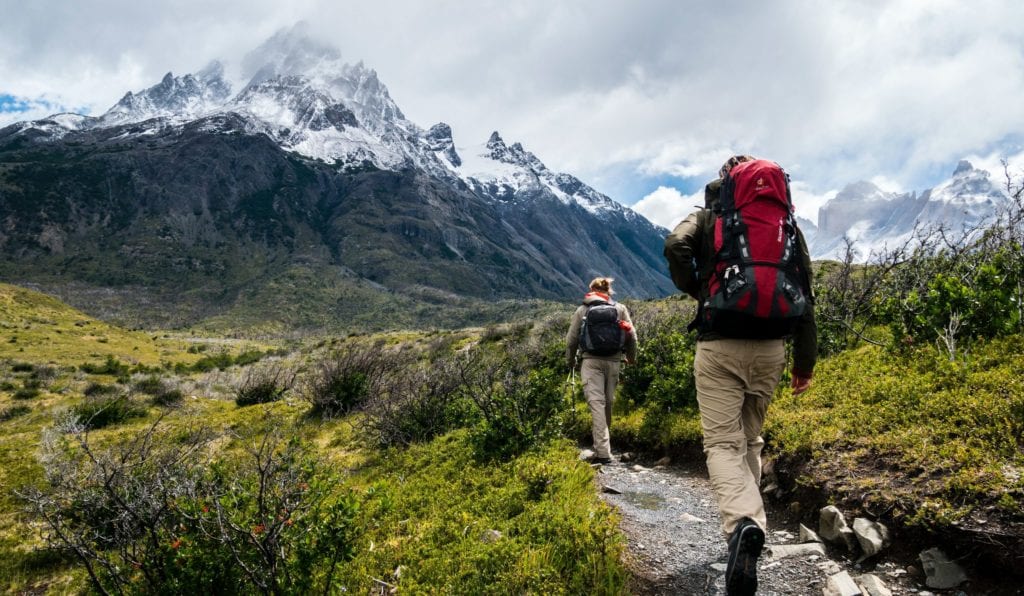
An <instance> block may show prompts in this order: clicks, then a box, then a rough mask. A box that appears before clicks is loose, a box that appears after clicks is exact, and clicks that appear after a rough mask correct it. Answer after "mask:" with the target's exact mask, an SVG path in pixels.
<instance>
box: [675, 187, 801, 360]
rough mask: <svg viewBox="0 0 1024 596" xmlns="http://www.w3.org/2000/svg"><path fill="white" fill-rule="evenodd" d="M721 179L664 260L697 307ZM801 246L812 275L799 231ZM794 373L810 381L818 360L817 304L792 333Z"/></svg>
mask: <svg viewBox="0 0 1024 596" xmlns="http://www.w3.org/2000/svg"><path fill="white" fill-rule="evenodd" d="M721 186H722V181H721V179H719V180H715V181H713V182H711V183H709V184H708V185H707V186H706V187H705V189H704V207H705V208H704V209H700V210H698V211H695V212H693V213H691V214H690V215H689V216H687V218H686V219H684V220H683V221H681V222H680V223H679V225H677V226H676V228H675V229H674V230H672V233H671V234H669V235H668V238H666V239H665V258H666V259H668V268H669V272H670V273H671V274H672V281H673V282H674V283H675V284H676V287H677V288H679V289H680V290H682V291H683V292H685V293H686V294H688V295H689V296H691V297H693V298H694V299H696V300H697V302H698V304H699V303H700V302H702V301H703V300H704V298H706V297H707V292H708V289H707V283H705V280H698V273H700V272H701V271H704V270H705V268H707V267H709V260H710V259H711V258H712V257H713V253H714V235H715V214H714V211H713V208H714V206H715V205H716V204H717V203H718V192H719V190H720V189H721ZM797 240H798V241H799V243H800V257H801V259H802V260H803V263H802V266H803V267H804V270H805V271H808V272H810V271H811V255H810V253H809V252H808V250H807V242H806V241H805V240H804V235H803V233H802V232H800V230H799V228H798V229H797ZM720 338H721V336H720V335H718V334H717V333H714V332H702V333H701V334H700V335H698V336H697V340H698V341H704V340H712V339H720ZM792 339H793V373H794V374H797V375H799V376H801V377H806V378H810V377H811V376H812V374H813V372H814V365H815V363H816V362H817V360H818V325H817V323H815V321H814V300H813V296H812V299H811V301H810V308H808V309H807V312H805V313H804V315H803V317H801V318H800V320H799V321H798V322H797V326H796V329H795V330H794V332H793V336H792Z"/></svg>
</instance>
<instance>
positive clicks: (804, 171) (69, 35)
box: [0, 0, 1024, 198]
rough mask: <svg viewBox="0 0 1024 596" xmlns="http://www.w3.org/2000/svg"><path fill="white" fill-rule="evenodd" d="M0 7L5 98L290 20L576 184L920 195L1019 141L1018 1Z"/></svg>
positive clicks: (129, 82)
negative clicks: (741, 173)
mask: <svg viewBox="0 0 1024 596" xmlns="http://www.w3.org/2000/svg"><path fill="white" fill-rule="evenodd" d="M0 14H3V15H4V18H3V19H0V94H11V95H15V96H19V97H31V98H39V97H44V96H45V97H47V98H50V99H51V100H53V101H56V102H57V103H60V104H63V105H69V106H81V107H83V108H85V109H86V110H88V111H92V112H93V113H98V112H102V111H104V110H106V109H107V108H108V107H110V106H111V105H113V104H114V103H115V102H116V101H117V100H118V99H119V98H120V96H121V95H123V94H124V92H125V91H128V90H133V91H137V90H139V89H142V88H145V87H148V86H150V85H153V84H155V83H156V82H158V81H159V80H160V78H161V77H162V76H163V74H164V73H166V72H167V71H174V72H175V73H176V74H182V73H184V72H190V71H195V70H197V69H199V68H201V67H202V66H204V65H205V64H206V62H207V61H209V60H210V59H213V58H223V59H227V60H229V61H230V60H233V59H238V58H239V57H240V56H241V55H242V54H244V53H245V52H246V51H248V50H249V49H251V48H253V47H255V46H256V45H258V44H259V43H260V42H261V41H262V40H263V39H265V38H266V37H268V36H269V35H271V34H272V33H273V32H274V31H276V30H277V29H280V28H282V27H286V26H290V25H291V24H293V23H294V22H296V21H298V20H300V19H305V20H307V21H309V22H310V24H311V27H312V28H313V30H314V32H316V33H318V34H319V35H320V36H321V37H323V38H324V39H325V40H326V41H328V42H330V43H333V44H334V45H336V46H338V47H339V49H340V50H341V52H342V54H343V55H344V56H346V57H347V58H349V59H351V60H353V61H355V60H358V59H365V61H366V63H367V64H368V65H369V66H371V67H374V68H376V69H377V71H378V72H379V74H380V76H381V79H382V80H383V81H384V82H385V84H387V85H388V87H389V88H390V90H391V93H392V96H393V97H394V98H395V100H396V102H397V103H398V104H399V106H401V108H402V109H403V111H404V112H405V113H406V114H407V115H408V116H409V117H410V119H412V120H413V121H415V122H417V123H419V124H421V125H424V126H429V125H431V124H433V123H435V122H437V121H445V122H448V123H449V124H450V125H451V126H452V128H453V129H454V132H455V135H456V141H457V142H459V143H462V144H471V143H477V142H483V141H484V140H485V139H486V138H487V136H488V135H489V134H490V132H491V131H492V130H495V129H498V130H501V132H502V134H503V136H504V137H505V138H506V139H509V140H515V141H520V142H522V143H523V144H524V145H525V146H526V147H527V148H528V149H530V150H531V151H533V152H534V153H536V154H537V155H538V156H539V157H540V158H541V159H542V160H544V161H545V162H546V163H547V164H548V165H549V166H550V167H552V168H554V169H556V170H560V171H569V172H571V173H573V174H576V175H577V176H579V177H580V178H582V179H583V180H585V181H587V180H590V179H594V178H598V177H599V176H601V175H602V174H604V173H605V172H607V171H609V170H613V169H614V170H615V171H621V172H634V173H635V174H634V175H636V176H639V177H659V176H665V175H669V176H679V177H682V178H687V179H690V178H695V179H698V180H703V179H709V178H711V177H713V176H714V174H715V172H716V171H717V169H718V165H720V164H721V162H722V161H724V158H725V157H728V155H730V154H732V153H737V152H744V153H751V154H753V155H757V156H759V157H766V158H769V159H773V160H775V161H778V162H779V163H781V164H782V165H783V166H785V167H786V168H787V171H789V172H790V173H791V174H793V176H794V179H798V180H801V181H802V182H803V183H805V184H806V185H807V188H808V189H814V193H816V194H817V195H821V194H823V192H824V189H832V188H838V187H842V186H843V185H845V184H846V183H849V182H853V181H857V180H863V179H871V178H874V177H876V176H881V177H884V179H886V180H889V181H891V182H892V185H893V187H900V188H907V189H920V188H924V187H925V186H928V185H931V184H933V183H934V182H936V181H937V180H936V179H935V178H936V177H937V176H939V175H945V176H948V174H949V172H946V171H944V170H945V169H946V168H948V167H949V164H951V163H955V162H956V160H957V159H960V158H961V157H963V156H965V155H972V154H983V155H987V154H988V153H989V152H991V151H993V149H996V150H998V149H1001V147H1000V146H999V144H1000V143H1002V142H1004V140H1005V139H1007V138H1014V137H1015V136H1016V137H1021V136H1024V110H1021V109H1020V107H1019V102H1020V97H1024V32H1022V29H1021V27H1020V23H1022V22H1024V3H1021V2H1017V1H1016V0H978V1H976V2H970V3H964V2H955V1H953V0H933V1H931V2H921V1H920V0H892V1H887V2H863V0H837V1H835V2H828V3H807V2H799V1H796V0H783V1H780V2H772V3H766V2H759V1H757V0H738V1H737V2H734V3H731V4H730V10H728V11H725V10H722V9H721V7H720V6H718V5H717V4H714V3H704V2H698V1H697V0H683V1H678V0H650V1H646V2H642V3H621V2H615V1H613V0H565V1H564V2H558V3H550V2H544V1H542V0H520V1H517V2H513V3H508V2H503V1H500V0H478V1H477V2H468V1H465V2H456V1H452V0H448V1H442V2H431V3H421V2H408V1H402V0H378V1H377V2H373V3H359V4H357V3H348V2H345V3H338V2H331V1H329V0H297V1H295V2H286V3H282V2H275V1H272V0H219V1H215V2H210V1H209V0H180V1H174V2H172V1H170V0H167V1H154V2H145V3H140V2H134V1H129V0H88V1H82V2H66V1H59V0H34V1H33V2H21V1H20V0H0ZM725 38H728V39H730V40H735V43H728V44H723V43H722V40H723V39H725ZM627 166H628V167H627ZM616 198H623V197H616Z"/></svg>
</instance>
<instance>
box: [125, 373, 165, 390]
mask: <svg viewBox="0 0 1024 596" xmlns="http://www.w3.org/2000/svg"><path fill="white" fill-rule="evenodd" d="M132 388H133V389H135V391H138V392H139V393H145V394H147V395H157V394H158V393H160V392H162V391H164V390H165V387H164V382H163V380H162V379H161V378H160V377H158V376H156V375H149V376H147V377H144V378H142V379H139V380H138V381H136V382H135V383H134V384H133V385H132Z"/></svg>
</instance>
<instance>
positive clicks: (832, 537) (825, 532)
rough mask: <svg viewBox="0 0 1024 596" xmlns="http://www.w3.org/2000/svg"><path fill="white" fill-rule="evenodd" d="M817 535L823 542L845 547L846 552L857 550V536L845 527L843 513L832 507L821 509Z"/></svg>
mask: <svg viewBox="0 0 1024 596" xmlns="http://www.w3.org/2000/svg"><path fill="white" fill-rule="evenodd" d="M818 533H819V534H820V535H821V537H822V538H824V539H825V540H827V541H829V542H831V543H833V544H839V545H842V546H845V547H846V548H847V549H848V550H851V551H852V550H856V548H857V536H856V535H855V534H854V533H853V530H852V529H851V528H850V527H849V526H848V525H846V519H845V518H844V517H843V512H842V511H839V509H838V508H836V507H834V506H832V505H829V506H828V507H823V508H822V509H821V517H820V518H819V520H818Z"/></svg>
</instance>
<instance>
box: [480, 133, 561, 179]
mask: <svg viewBox="0 0 1024 596" xmlns="http://www.w3.org/2000/svg"><path fill="white" fill-rule="evenodd" d="M487 151H488V154H487V157H490V158H491V159H493V160H495V161H500V162H502V163H507V164H511V165H515V166H522V167H524V168H527V169H530V170H533V171H534V172H536V173H540V172H543V171H546V170H547V167H546V166H545V165H544V164H543V163H542V162H541V161H540V160H539V159H537V156H536V155H534V154H533V153H530V152H529V151H527V150H525V149H523V146H522V144H520V143H513V144H512V146H508V145H506V144H505V140H504V139H502V138H501V135H500V134H498V131H494V132H492V133H491V136H490V138H489V139H487Z"/></svg>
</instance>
